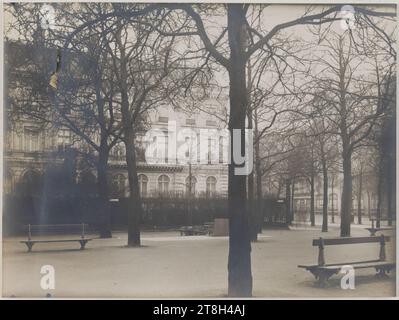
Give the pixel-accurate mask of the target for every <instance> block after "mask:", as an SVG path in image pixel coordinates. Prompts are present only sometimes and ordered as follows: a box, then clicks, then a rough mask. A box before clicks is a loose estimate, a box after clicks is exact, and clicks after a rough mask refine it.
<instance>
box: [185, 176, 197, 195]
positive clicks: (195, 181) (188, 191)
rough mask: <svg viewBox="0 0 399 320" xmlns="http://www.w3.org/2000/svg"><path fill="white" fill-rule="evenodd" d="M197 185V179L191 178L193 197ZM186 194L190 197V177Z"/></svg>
mask: <svg viewBox="0 0 399 320" xmlns="http://www.w3.org/2000/svg"><path fill="white" fill-rule="evenodd" d="M196 184H197V179H196V178H195V177H193V176H191V195H195V186H196ZM186 194H187V195H190V176H188V177H187V178H186Z"/></svg>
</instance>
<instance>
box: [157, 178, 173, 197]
mask: <svg viewBox="0 0 399 320" xmlns="http://www.w3.org/2000/svg"><path fill="white" fill-rule="evenodd" d="M169 183H170V179H169V177H168V176H166V175H164V174H163V175H161V176H160V177H159V178H158V191H159V192H160V193H167V192H169Z"/></svg>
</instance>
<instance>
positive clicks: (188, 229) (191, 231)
mask: <svg viewBox="0 0 399 320" xmlns="http://www.w3.org/2000/svg"><path fill="white" fill-rule="evenodd" d="M178 231H180V235H181V236H197V235H205V234H209V231H208V229H207V228H206V227H205V226H183V227H181V228H179V229H178Z"/></svg>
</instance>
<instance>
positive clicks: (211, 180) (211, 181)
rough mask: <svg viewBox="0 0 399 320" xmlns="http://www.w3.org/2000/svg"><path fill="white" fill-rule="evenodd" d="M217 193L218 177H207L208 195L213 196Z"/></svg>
mask: <svg viewBox="0 0 399 320" xmlns="http://www.w3.org/2000/svg"><path fill="white" fill-rule="evenodd" d="M215 194H216V178H215V177H208V178H207V179H206V195H207V196H208V197H212V196H214V195H215Z"/></svg>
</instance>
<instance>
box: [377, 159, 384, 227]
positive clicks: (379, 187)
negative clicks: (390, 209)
mask: <svg viewBox="0 0 399 320" xmlns="http://www.w3.org/2000/svg"><path fill="white" fill-rule="evenodd" d="M381 166H382V164H381V161H380V164H379V170H378V171H379V172H378V185H377V217H376V218H377V221H376V227H377V228H380V227H381V210H382V186H383V175H382V169H381Z"/></svg>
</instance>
